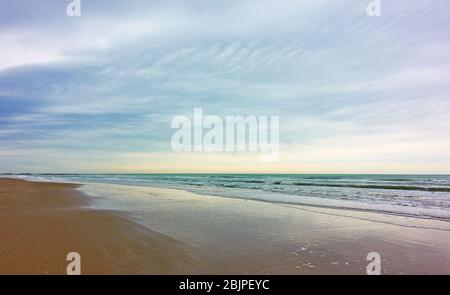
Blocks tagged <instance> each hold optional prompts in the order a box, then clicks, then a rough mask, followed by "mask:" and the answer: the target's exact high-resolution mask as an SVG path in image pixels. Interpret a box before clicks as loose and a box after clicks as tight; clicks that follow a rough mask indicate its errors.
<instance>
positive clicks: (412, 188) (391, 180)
mask: <svg viewBox="0 0 450 295" xmlns="http://www.w3.org/2000/svg"><path fill="white" fill-rule="evenodd" d="M25 177H26V178H35V179H36V178H38V179H45V180H53V181H68V182H75V183H91V184H92V183H109V184H121V185H131V186H156V187H168V188H178V189H184V190H188V191H191V192H195V193H198V194H208V195H217V196H223V197H232V198H242V199H253V200H259V201H265V202H275V203H288V204H302V205H310V206H322V207H332V208H341V209H348V210H366V211H373V212H382V213H390V214H400V215H407V216H415V217H420V218H434V219H442V220H447V221H450V175H354V174H349V175H344V174H341V175H336V174H330V175H325V174H320V175H319V174H295V175H294V174H290V175H286V174H283V175H279V174H242V175H237V174H83V175H80V174H77V175H75V174H73V175H50V174H47V175H44V174H41V175H32V176H25ZM91 193H92V192H91ZM96 193H97V194H102V192H101V191H97V192H96ZM125 197H128V198H130V197H132V196H124V198H125Z"/></svg>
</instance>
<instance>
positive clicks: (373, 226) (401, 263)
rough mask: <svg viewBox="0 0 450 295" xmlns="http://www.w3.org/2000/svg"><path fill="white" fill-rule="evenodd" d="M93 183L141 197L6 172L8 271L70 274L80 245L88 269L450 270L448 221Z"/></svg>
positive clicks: (0, 203)
mask: <svg viewBox="0 0 450 295" xmlns="http://www.w3.org/2000/svg"><path fill="white" fill-rule="evenodd" d="M89 186H91V185H89ZM89 186H85V187H86V188H89ZM92 186H93V187H95V188H96V189H99V188H100V189H102V190H103V191H104V192H108V190H109V191H110V193H109V194H108V196H111V200H106V201H107V202H109V203H108V204H109V205H110V206H111V207H113V208H114V207H115V204H116V203H117V202H118V204H119V205H120V206H124V205H123V204H127V205H128V204H132V206H131V207H123V208H122V210H121V211H120V212H117V211H105V210H97V209H92V207H91V208H84V207H83V206H86V205H88V204H91V205H92V203H91V202H93V204H94V208H95V204H96V202H97V203H98V202H100V203H101V202H104V201H105V200H104V198H97V199H96V198H91V197H86V196H83V194H81V193H80V192H78V191H77V190H76V188H77V186H75V185H69V184H52V183H36V182H25V181H21V180H6V179H5V180H0V213H1V215H0V224H1V225H2V226H1V229H0V273H65V267H66V263H67V262H66V261H65V255H66V254H67V252H70V251H77V252H80V254H81V256H82V272H83V273H121V274H131V273H149V274H152V273H158V274H163V273H174V274H175V273H182V274H366V266H367V264H368V263H369V262H368V261H366V256H367V254H368V253H369V252H378V253H379V254H380V255H381V260H382V263H381V270H382V273H383V274H402V273H404V274H450V225H449V223H448V222H444V221H436V220H423V219H417V218H409V217H401V216H392V215H383V214H376V213H368V212H354V211H348V210H332V209H325V208H314V207H305V206H293V205H282V204H272V203H264V202H258V201H250V200H242V199H231V198H222V197H215V196H203V195H202V196H200V195H196V194H192V193H189V192H185V191H181V190H173V189H162V188H149V187H130V186H120V185H106V184H105V185H92ZM123 198H129V199H128V200H127V202H124V203H122V202H123ZM133 200H136V201H133ZM115 202H116V203H115ZM133 202H135V204H134V205H133ZM97 205H98V204H97ZM103 205H104V204H103ZM99 207H108V206H99ZM117 207H119V206H117Z"/></svg>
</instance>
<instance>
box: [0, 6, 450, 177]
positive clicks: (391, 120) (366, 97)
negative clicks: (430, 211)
mask: <svg viewBox="0 0 450 295" xmlns="http://www.w3.org/2000/svg"><path fill="white" fill-rule="evenodd" d="M369 3H370V0H340V1H335V0H328V1H324V0H315V1H302V0H277V1H274V0H272V1H267V0H248V1H247V0H227V1H210V0H189V1H186V0H180V1H176V0H161V1H160V0H127V1H125V0H120V1H118V0H109V1H100V0H81V13H82V15H81V16H80V17H69V16H67V14H66V6H67V4H68V2H67V1H65V0H31V1H30V0H15V1H7V0H0V4H1V6H0V53H1V54H0V172H10V171H11V172H90V173H96V172H261V173H263V172H274V173H275V172H276V173H288V172H289V173H294V172H295V173H450V54H449V53H450V4H449V3H448V1H447V0H408V1H400V0H389V1H387V0H381V3H382V10H381V13H382V14H381V16H380V17H369V16H368V15H367V14H366V6H367V5H368V4H369ZM194 107H201V108H202V109H203V112H204V113H205V114H211V115H213V114H214V115H219V116H226V115H244V116H245V115H278V116H279V118H280V145H281V146H280V158H279V160H278V161H276V162H272V163H266V162H260V161H259V154H254V153H175V152H173V151H172V149H171V146H170V140H171V136H172V134H173V130H172V129H171V128H170V123H171V120H172V118H173V117H174V116H176V115H192V113H193V109H194Z"/></svg>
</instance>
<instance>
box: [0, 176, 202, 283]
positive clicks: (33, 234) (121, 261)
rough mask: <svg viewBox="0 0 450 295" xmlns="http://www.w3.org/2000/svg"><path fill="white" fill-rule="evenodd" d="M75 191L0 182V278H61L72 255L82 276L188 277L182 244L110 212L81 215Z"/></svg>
mask: <svg viewBox="0 0 450 295" xmlns="http://www.w3.org/2000/svg"><path fill="white" fill-rule="evenodd" d="M75 187H76V186H74V185H70V184H56V183H38V182H26V181H23V180H12V179H0V224H1V227H0V274H66V266H67V264H68V262H67V261H66V255H67V253H69V252H72V251H76V252H78V253H80V255H81V267H82V273H83V274H123V273H125V274H168V273H171V274H173V273H186V272H189V271H190V270H189V267H192V266H193V265H194V263H193V262H192V261H190V260H189V259H190V258H189V255H188V254H187V253H185V251H184V250H185V247H183V245H182V243H180V242H178V241H176V240H174V239H172V238H169V237H168V236H165V235H162V234H159V233H157V232H153V231H151V230H149V229H146V228H144V227H142V226H139V225H138V224H136V223H133V222H131V221H128V220H127V219H125V218H123V217H121V216H119V215H117V214H115V213H113V212H100V211H96V210H91V209H83V208H82V207H83V206H84V205H86V203H87V201H86V199H84V198H83V197H82V196H81V194H80V193H78V192H77V191H75V190H74V189H75Z"/></svg>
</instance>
